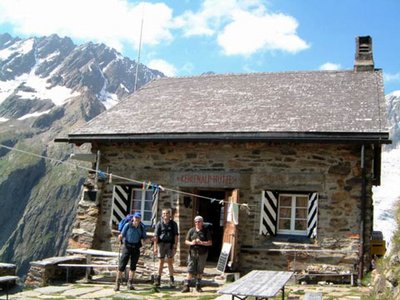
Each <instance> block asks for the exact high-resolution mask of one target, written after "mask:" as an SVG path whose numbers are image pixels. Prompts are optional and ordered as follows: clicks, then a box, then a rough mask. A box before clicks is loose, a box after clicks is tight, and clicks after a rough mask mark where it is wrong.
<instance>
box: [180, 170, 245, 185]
mask: <svg viewBox="0 0 400 300" xmlns="http://www.w3.org/2000/svg"><path fill="white" fill-rule="evenodd" d="M172 181H173V184H174V185H176V186H191V187H218V188H234V187H238V186H240V184H241V182H240V174H238V173H225V172H178V173H174V174H173V180H172Z"/></svg>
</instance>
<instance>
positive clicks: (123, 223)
mask: <svg viewBox="0 0 400 300" xmlns="http://www.w3.org/2000/svg"><path fill="white" fill-rule="evenodd" d="M132 218H133V214H130V215H127V216H126V217H125V218H123V219H122V220H121V221H119V223H118V231H119V232H121V231H122V229H123V228H124V226H125V224H126V223H128V222H130V221H131V220H132Z"/></svg>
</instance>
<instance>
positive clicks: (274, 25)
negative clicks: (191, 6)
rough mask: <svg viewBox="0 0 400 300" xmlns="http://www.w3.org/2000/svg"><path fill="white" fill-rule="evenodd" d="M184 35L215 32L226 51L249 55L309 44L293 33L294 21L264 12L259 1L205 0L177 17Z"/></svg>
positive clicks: (288, 50)
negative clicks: (199, 5)
mask: <svg viewBox="0 0 400 300" xmlns="http://www.w3.org/2000/svg"><path fill="white" fill-rule="evenodd" d="M176 25H177V26H179V27H181V28H182V30H183V32H184V35H185V36H195V35H198V36H201V35H203V36H204V35H205V36H213V35H216V36H217V42H218V44H219V45H220V46H221V47H222V50H223V53H224V54H226V55H246V56H247V55H252V54H254V53H255V52H257V51H262V50H281V51H287V52H291V53H296V52H298V51H301V50H304V49H307V48H308V47H309V45H308V44H307V43H306V42H305V41H304V40H302V39H301V38H300V37H299V36H298V35H297V33H296V29H297V27H298V23H297V21H296V20H295V19H294V18H293V17H291V16H287V15H284V14H271V13H267V11H266V8H265V6H264V4H263V2H262V1H259V0H252V1H237V0H227V1H218V0H205V1H204V2H203V5H202V7H201V9H200V10H199V11H198V12H196V13H194V12H192V11H188V12H185V13H184V14H183V15H182V16H181V17H179V18H177V23H176Z"/></svg>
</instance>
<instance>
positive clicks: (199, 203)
mask: <svg viewBox="0 0 400 300" xmlns="http://www.w3.org/2000/svg"><path fill="white" fill-rule="evenodd" d="M197 194H198V195H200V196H203V197H208V198H211V199H218V201H213V202H212V201H211V200H208V199H203V198H196V204H195V215H200V216H202V217H203V219H204V223H209V224H210V225H209V226H210V228H211V234H212V242H213V245H212V247H211V248H210V250H209V252H208V258H207V261H211V262H217V261H218V258H219V255H220V252H221V248H222V237H223V234H224V205H222V204H220V203H219V200H224V199H225V191H221V190H199V191H197ZM206 225H207V224H206Z"/></svg>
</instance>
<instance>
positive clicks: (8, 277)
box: [0, 275, 18, 299]
mask: <svg viewBox="0 0 400 300" xmlns="http://www.w3.org/2000/svg"><path fill="white" fill-rule="evenodd" d="M17 279H18V276H11V275H5V276H0V283H1V284H5V289H6V299H8V289H9V284H10V282H13V281H14V282H15V281H16V280H17Z"/></svg>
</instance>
